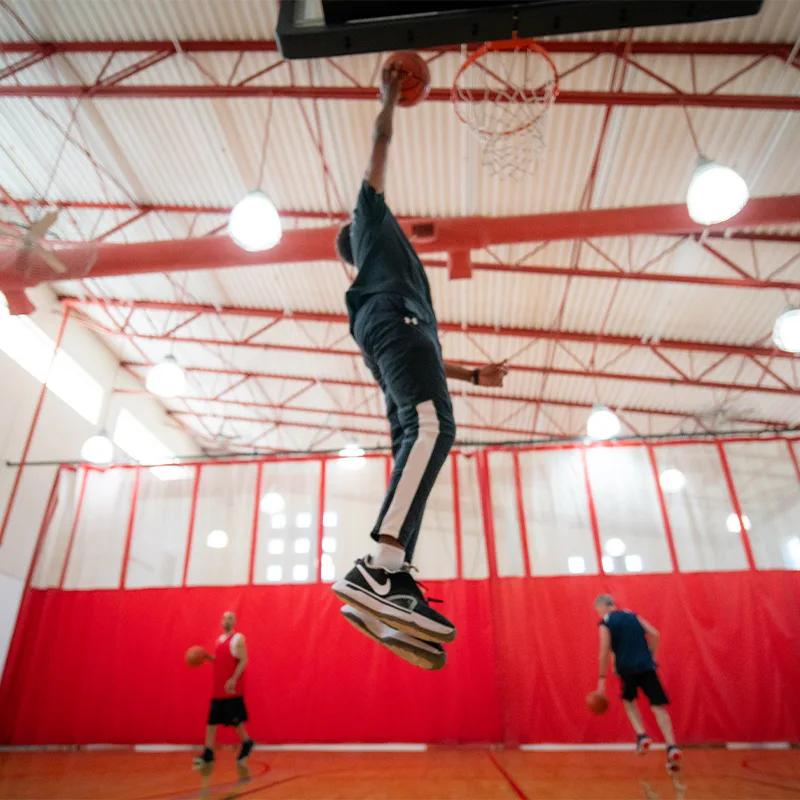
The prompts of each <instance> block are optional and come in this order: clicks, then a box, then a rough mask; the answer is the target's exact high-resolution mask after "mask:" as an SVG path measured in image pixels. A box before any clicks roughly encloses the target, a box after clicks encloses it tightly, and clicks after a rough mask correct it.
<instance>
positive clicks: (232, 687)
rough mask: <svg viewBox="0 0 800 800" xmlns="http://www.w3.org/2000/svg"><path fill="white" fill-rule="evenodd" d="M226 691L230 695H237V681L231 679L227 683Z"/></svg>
mask: <svg viewBox="0 0 800 800" xmlns="http://www.w3.org/2000/svg"><path fill="white" fill-rule="evenodd" d="M225 691H226V692H227V693H228V694H236V681H235V680H234V679H233V678H229V679H228V680H227V681H225Z"/></svg>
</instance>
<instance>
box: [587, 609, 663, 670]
mask: <svg viewBox="0 0 800 800" xmlns="http://www.w3.org/2000/svg"><path fill="white" fill-rule="evenodd" d="M600 625H605V626H606V628H608V630H609V632H610V633H611V649H612V650H613V651H614V657H615V661H616V669H617V672H618V673H619V674H620V675H630V674H634V673H637V672H647V671H648V670H651V669H655V667H656V665H655V662H654V661H653V656H652V655H651V654H650V648H649V647H648V646H647V638H646V637H645V632H644V628H643V627H642V624H641V622H639V620H638V619H637V617H636V614H634V613H633V612H632V611H618V610H615V611H611V612H610V613H608V614H606V615H605V616H604V617H603V619H601V620H600Z"/></svg>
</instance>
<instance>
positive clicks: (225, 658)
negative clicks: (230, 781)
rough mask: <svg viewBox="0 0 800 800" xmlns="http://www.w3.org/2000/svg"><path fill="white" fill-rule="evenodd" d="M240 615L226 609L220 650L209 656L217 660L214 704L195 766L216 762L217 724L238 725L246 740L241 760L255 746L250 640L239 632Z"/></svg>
mask: <svg viewBox="0 0 800 800" xmlns="http://www.w3.org/2000/svg"><path fill="white" fill-rule="evenodd" d="M235 628H236V615H235V614H234V613H233V611H226V612H225V613H224V614H223V615H222V635H221V636H220V637H219V638H218V639H217V645H216V650H215V652H214V655H213V656H212V655H211V654H210V653H206V658H207V659H208V660H209V661H213V662H214V683H213V685H212V692H211V708H210V710H209V713H208V724H207V725H206V741H205V749H204V750H203V753H202V755H199V756H197V757H196V758H195V759H194V766H195V767H204V766H209V765H211V764H213V763H214V742H215V741H216V738H217V726H218V725H227V726H229V727H232V728H235V729H236V733H237V734H238V735H239V738H240V739H241V740H242V747H241V749H240V750H239V755H238V756H237V762H238V763H239V764H240V765H243V764H244V763H245V762H246V761H247V757H248V756H249V755H250V751H251V750H252V749H253V740H252V739H251V738H250V737H249V736H248V735H247V731H246V730H245V727H244V723H245V722H247V709H246V708H245V705H244V681H243V679H242V678H243V673H244V670H245V667H246V666H247V643H246V642H245V638H244V636H243V635H242V634H241V633H237V632H236V629H235Z"/></svg>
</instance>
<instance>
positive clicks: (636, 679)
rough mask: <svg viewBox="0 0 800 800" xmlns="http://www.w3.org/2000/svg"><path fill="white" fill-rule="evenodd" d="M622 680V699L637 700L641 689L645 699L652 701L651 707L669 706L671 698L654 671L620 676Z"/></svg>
mask: <svg viewBox="0 0 800 800" xmlns="http://www.w3.org/2000/svg"><path fill="white" fill-rule="evenodd" d="M620 679H621V680H622V699H623V700H635V699H636V696H637V695H638V694H639V689H641V690H642V691H643V692H644V695H645V697H646V698H647V699H648V700H649V701H650V705H651V706H666V705H669V698H668V697H667V693H666V692H665V691H664V687H663V686H662V685H661V681H660V680H659V679H658V675H656V671H655V670H654V669H649V670H647V672H634V673H631V674H627V675H620Z"/></svg>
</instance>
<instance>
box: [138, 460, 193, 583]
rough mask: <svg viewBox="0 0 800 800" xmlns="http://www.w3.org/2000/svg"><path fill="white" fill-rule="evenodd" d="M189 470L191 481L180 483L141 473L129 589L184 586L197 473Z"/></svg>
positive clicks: (145, 472) (148, 472)
mask: <svg viewBox="0 0 800 800" xmlns="http://www.w3.org/2000/svg"><path fill="white" fill-rule="evenodd" d="M181 469H187V468H186V467H182V468H181ZM188 469H189V472H190V475H191V477H190V479H189V480H180V481H165V480H162V479H161V477H159V475H158V474H154V470H152V469H142V470H140V474H139V496H138V499H137V502H136V516H135V518H134V523H133V536H132V537H131V550H130V556H129V558H128V573H127V576H126V579H125V586H126V588H129V589H139V588H144V587H155V586H180V585H181V581H182V579H183V562H184V559H185V557H186V539H187V537H188V536H189V516H190V512H191V507H192V491H193V489H194V473H195V470H194V468H188Z"/></svg>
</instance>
